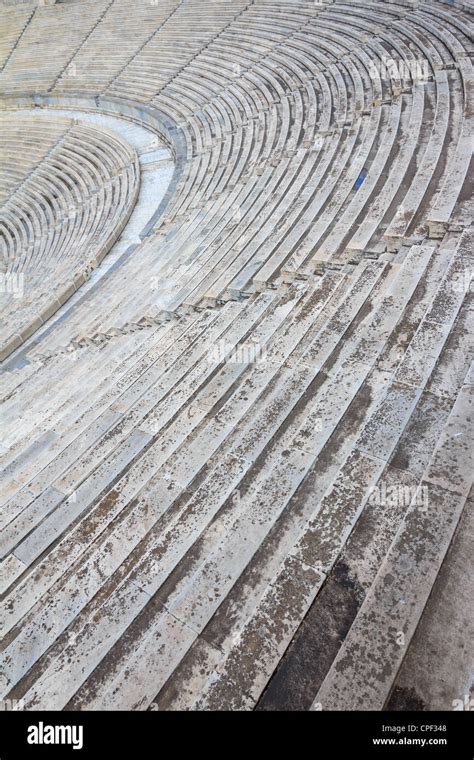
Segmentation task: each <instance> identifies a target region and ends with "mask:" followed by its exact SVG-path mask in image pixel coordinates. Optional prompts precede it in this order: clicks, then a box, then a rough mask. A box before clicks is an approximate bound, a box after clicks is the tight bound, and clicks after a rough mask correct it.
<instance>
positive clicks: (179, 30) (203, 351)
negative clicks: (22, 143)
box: [0, 0, 473, 709]
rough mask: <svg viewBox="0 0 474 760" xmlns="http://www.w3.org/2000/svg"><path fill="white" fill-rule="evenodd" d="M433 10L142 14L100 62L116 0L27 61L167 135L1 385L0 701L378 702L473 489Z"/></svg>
mask: <svg viewBox="0 0 474 760" xmlns="http://www.w3.org/2000/svg"><path fill="white" fill-rule="evenodd" d="M433 5H435V6H436V7H435V8H434V9H433V7H432V6H433ZM440 6H441V4H440V3H438V2H436V3H435V4H433V3H422V4H419V3H415V4H413V3H412V2H410V1H409V0H400V2H394V3H383V4H382V3H380V2H349V1H348V0H337V2H332V3H331V2H327V3H324V4H313V3H307V2H284V1H282V2H271V1H270V0H265V1H263V0H256V2H254V3H252V4H244V3H242V5H240V4H234V3H232V4H229V3H225V4H224V3H219V2H216V3H212V4H210V3H209V4H206V5H205V8H206V10H205V12H204V11H202V8H203V4H202V3H201V4H199V6H198V4H197V3H194V2H191V3H185V4H180V6H179V7H177V8H176V9H175V11H173V9H172V8H171V7H168V6H167V7H166V8H164V7H163V8H162V11H163V14H164V16H163V18H162V17H161V16H160V19H162V21H160V26H159V28H158V29H157V30H156V33H154V34H153V35H152V36H151V37H149V30H150V27H148V26H146V28H145V24H144V29H143V35H142V36H140V37H137V52H136V54H135V55H133V56H132V52H133V51H132V44H131V42H130V45H129V46H128V47H127V49H126V51H125V50H124V54H123V56H121V55H118V56H117V58H115V59H114V58H113V57H112V58H111V59H110V60H111V61H113V60H115V64H114V65H115V66H116V68H117V71H116V74H115V76H113V77H112V80H111V75H112V74H113V66H112V65H110V66H108V67H107V69H106V70H104V72H103V73H102V72H100V71H99V69H98V67H97V65H96V64H95V63H94V60H93V58H94V50H95V49H96V45H97V44H99V40H100V41H101V43H102V46H101V48H100V51H101V52H100V55H101V56H105V55H106V49H107V44H108V45H109V46H111V45H112V44H113V33H112V29H113V24H114V21H113V19H114V18H116V19H122V20H123V23H124V25H125V17H124V15H123V7H122V5H121V3H119V2H115V3H111V4H110V5H109V6H108V9H107V11H106V13H105V14H104V15H103V17H102V19H101V21H100V22H99V24H98V25H96V26H95V31H92V32H91V33H90V35H89V36H88V38H87V39H85V40H84V42H83V43H81V46H80V51H79V53H78V54H77V60H78V61H79V60H80V62H81V65H80V66H77V71H78V72H79V74H78V77H77V82H76V84H75V85H74V87H72V88H71V87H69V80H68V84H67V85H66V84H65V82H66V80H65V77H59V79H57V77H56V75H55V78H54V81H57V84H56V86H55V90H57V92H61V91H64V92H66V91H67V92H68V93H70V94H71V93H72V94H77V95H78V96H79V95H80V94H81V92H82V93H84V94H89V95H90V94H94V93H96V94H97V96H98V104H99V106H100V104H101V97H100V96H103V99H102V102H103V103H104V104H105V103H106V97H105V96H106V95H109V96H110V95H112V94H114V95H116V96H117V95H120V97H121V98H123V99H124V100H123V103H124V109H126V107H127V105H128V101H134V102H137V101H141V102H144V103H147V104H148V105H149V106H151V107H152V108H154V109H156V112H157V113H158V114H160V115H161V116H165V117H168V119H169V120H170V121H171V122H173V123H175V124H176V125H177V126H176V128H175V129H174V130H173V129H170V130H169V135H168V137H169V140H170V142H172V141H173V140H175V141H176V142H175V146H176V144H177V138H178V136H179V137H180V138H182V139H183V141H184V143H185V146H186V149H185V155H181V156H180V157H178V164H179V172H178V175H177V183H176V187H175V191H174V195H173V197H172V198H171V199H170V202H169V204H168V206H167V208H166V211H165V217H164V218H163V219H160V220H158V222H157V225H156V228H155V229H154V230H153V231H152V232H151V234H150V235H149V237H147V238H145V239H144V240H143V241H142V242H141V244H140V245H139V246H138V247H137V248H136V249H135V250H134V251H133V255H132V256H129V257H127V258H125V259H124V261H123V262H120V266H117V267H115V268H114V270H113V271H111V272H110V276H108V277H107V278H103V279H102V280H100V281H99V282H98V283H97V287H96V288H95V289H94V290H91V291H90V292H89V293H86V294H85V296H84V298H83V299H81V300H80V301H79V302H78V303H77V304H75V305H74V308H71V309H70V310H69V311H66V312H65V313H64V314H63V315H62V316H61V318H60V319H58V320H57V322H55V321H54V319H53V320H50V321H49V323H48V325H47V327H46V329H45V327H42V332H41V330H40V331H38V334H39V336H40V338H41V340H38V342H37V344H36V345H30V344H26V345H25V347H24V351H23V354H22V355H21V359H20V361H18V362H17V363H16V364H15V357H13V362H12V363H11V364H10V365H9V371H7V372H6V373H5V374H4V377H3V379H2V382H1V386H0V387H1V392H2V396H3V419H4V420H5V425H4V427H5V430H6V432H5V435H4V437H3V439H2V446H3V448H2V449H0V463H1V464H2V466H3V468H4V473H5V474H4V476H3V480H2V485H3V486H4V488H3V493H4V496H3V514H2V518H1V519H2V522H1V527H2V535H1V538H0V549H1V557H2V561H1V564H0V593H1V592H3V593H4V597H3V602H2V603H3V607H2V611H1V613H0V621H1V631H2V635H3V636H4V643H3V645H2V646H3V650H2V657H3V662H4V672H3V675H0V698H3V697H9V698H24V700H25V706H26V708H27V709H40V708H42V709H45V708H50V709H62V708H69V709H90V708H95V709H125V708H134V709H147V708H148V707H149V706H150V705H151V703H155V704H157V705H158V707H159V708H160V709H253V708H257V709H275V708H281V707H284V708H286V709H297V708H300V709H309V708H310V707H311V705H313V707H314V708H315V709H318V708H319V707H322V709H341V708H348V707H356V708H357V709H381V708H383V707H384V706H386V705H387V704H389V703H390V700H391V699H392V697H393V695H392V694H391V691H392V688H393V686H394V685H396V684H397V683H398V682H399V680H400V678H403V669H401V666H402V660H403V658H404V657H405V655H406V654H407V652H408V655H409V654H410V651H413V650H412V649H411V643H412V641H414V639H413V637H414V633H415V630H416V628H417V625H418V624H419V622H420V620H421V621H422V620H423V613H424V610H425V605H426V602H427V600H428V597H429V594H430V591H431V589H432V587H433V584H434V583H435V580H436V573H437V572H438V570H439V569H440V568H442V567H444V565H443V560H444V558H445V556H446V552H447V549H448V547H449V545H450V542H451V541H452V538H453V536H454V535H455V533H456V528H457V526H458V525H459V524H460V521H461V520H464V519H465V515H466V511H467V504H468V495H469V488H470V471H471V461H470V457H469V451H468V446H467V443H468V431H467V429H466V422H465V421H464V419H465V418H466V417H468V416H469V414H468V412H469V410H470V407H469V403H470V402H469V392H470V390H471V388H472V375H469V374H468V372H469V361H470V355H471V354H472V334H473V330H472V327H473V325H472V304H471V302H470V299H471V294H470V277H471V274H472V270H473V261H472V250H473V247H472V238H473V235H472V227H469V219H468V216H467V211H468V209H467V205H466V200H467V192H466V189H467V186H466V181H465V178H466V172H467V169H468V165H469V159H470V153H469V151H468V147H467V143H466V139H465V135H466V130H467V129H468V128H469V127H470V120H471V119H472V116H471V111H472V107H471V106H470V103H471V88H472V84H471V82H472V64H471V61H470V58H469V55H468V54H469V52H470V48H469V45H470V43H469V42H468V40H467V36H466V34H465V29H467V22H468V20H469V18H468V15H467V13H466V8H465V5H464V4H462V3H457V4H456V5H454V6H453V7H450V8H449V9H448V7H447V6H445V5H444V4H443V6H442V7H440ZM199 9H201V11H202V17H201V16H200V15H199ZM211 9H212V10H213V11H215V13H211ZM114 14H116V16H114ZM166 14H168V15H166ZM144 18H146V19H148V20H150V23H151V16H148V15H147V13H145V14H144ZM206 18H207V24H206ZM198 21H199V24H200V25H199V26H197V27H196V28H197V29H198V32H197V33H196V34H195V35H194V36H193V35H192V34H190V29H189V27H190V24H191V23H195V22H196V23H197V22H198ZM147 23H148V22H147ZM102 24H103V25H104V26H103V30H104V35H102V34H101V25H102ZM130 28H133V22H132V23H131V26H130ZM107 30H109V31H108V32H107ZM108 35H109V36H108ZM109 38H110V42H109V43H107V40H108V39H109ZM176 39H179V40H181V41H183V40H184V42H185V43H186V45H187V43H189V45H188V46H187V47H186V45H183V47H182V48H181V50H180V52H179V54H177V53H176V50H173V41H176ZM88 40H93V44H89V43H88ZM385 56H389V57H391V58H395V59H397V60H403V61H404V62H406V61H408V62H411V64H412V65H411V66H410V65H408V64H407V65H406V66H402V67H401V70H400V69H398V70H397V71H395V69H394V68H393V67H392V66H388V67H386V68H387V71H384V72H383V73H382V74H381V71H382V67H383V66H384V65H385V64H384V57H385ZM126 57H130V61H129V63H127V62H126V61H125V60H124V59H125V58H126ZM13 58H14V56H13V55H12V57H11V60H13ZM420 58H421V59H422V60H423V61H426V62H427V63H428V80H427V81H426V82H425V83H421V82H418V81H416V79H417V71H418V69H417V68H416V63H417V61H419V60H420ZM74 60H75V56H73V58H72V60H71V63H74ZM157 62H158V63H159V64H160V68H159V69H158V70H157V69H156V65H157ZM6 68H7V69H8V66H7V67H6ZM12 71H13V68H12ZM80 71H82V72H83V74H81V73H80ZM141 72H143V76H141ZM413 72H415V73H413ZM7 74H8V71H7ZM48 76H49V82H50V83H49V84H48V86H49V87H53V77H52V72H49V73H48ZM414 80H415V81H414ZM44 81H45V82H46V78H45V80H44ZM106 81H107V84H106V88H105V89H103V88H104V86H105V82H106ZM110 82H111V83H110ZM25 83H26V84H28V81H27V80H25ZM176 150H177V149H176ZM453 166H454V167H455V170H456V175H455V176H456V180H455V181H454V180H453V179H452V177H451V172H452V171H453ZM400 208H401V211H398V209H400ZM463 230H464V231H463ZM386 245H388V248H389V251H388V252H386V251H385V246H386ZM371 257H372V258H374V259H376V260H368V259H370V258H371ZM315 273H317V274H315ZM268 286H270V287H268ZM392 488H393V489H394V490H395V492H396V498H394V499H393V501H390V499H389V500H388V501H387V500H386V498H385V496H384V494H386V492H387V491H388V492H389V493H390V490H391V489H392ZM404 489H405V490H404ZM406 491H408V494H409V498H408V499H406V498H405V496H404V494H405V492H406ZM400 494H401V496H400ZM425 494H427V498H425ZM414 558H416V560H417V562H419V566H418V565H417V563H416V562H414ZM390 580H391V594H389V595H387V594H386V588H387V585H388V583H389V581H390ZM382 592H383V593H382ZM404 601H405V602H407V603H405V604H404ZM421 645H422V644H421ZM414 646H416V647H417V648H419V647H420V642H419V641H418V642H416V641H414ZM355 652H357V656H354V653H355ZM381 653H383V662H382V663H381V661H380V658H381ZM382 673H383V674H384V675H383V678H381V677H380V676H381V674H382ZM457 675H458V674H456V676H457ZM353 684H357V686H358V688H357V689H354V688H353ZM457 686H458V681H455V680H454V677H453V679H452V680H449V676H448V677H447V681H446V694H447V697H446V699H448V704H444V705H443V706H444V708H445V709H446V707H447V708H448V709H449V707H450V705H449V696H450V695H452V696H458V695H457V694H454V695H453V694H452V690H453V689H455V688H457ZM450 689H451V691H450Z"/></svg>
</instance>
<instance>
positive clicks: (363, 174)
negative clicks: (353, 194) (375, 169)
mask: <svg viewBox="0 0 474 760" xmlns="http://www.w3.org/2000/svg"><path fill="white" fill-rule="evenodd" d="M366 177H367V169H362V171H361V173H360V174H359V176H358V177H357V179H356V183H355V187H356V188H357V190H358V189H359V187H360V186H361V185H362V183H363V181H364V179H365V178H366Z"/></svg>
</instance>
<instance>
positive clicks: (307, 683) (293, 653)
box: [255, 561, 364, 711]
mask: <svg viewBox="0 0 474 760" xmlns="http://www.w3.org/2000/svg"><path fill="white" fill-rule="evenodd" d="M363 598H364V591H363V589H362V588H361V587H360V586H359V584H358V583H357V582H356V581H354V580H353V579H352V578H351V577H350V576H349V572H348V567H347V566H346V564H345V563H344V562H342V561H339V562H338V563H337V564H336V565H335V567H334V570H333V571H332V573H331V574H330V575H329V577H328V579H327V581H326V582H325V583H324V585H323V587H322V588H321V591H320V592H319V594H318V596H317V597H316V599H315V601H314V603H313V604H312V606H311V608H310V610H309V611H308V613H307V615H306V617H305V618H304V620H303V622H302V623H301V625H300V627H299V629H298V631H297V633H296V635H295V636H294V638H293V641H292V642H291V644H290V646H289V647H288V649H287V651H286V652H285V655H284V656H283V658H282V659H281V661H280V664H279V666H278V668H277V670H276V671H275V673H274V674H273V677H272V678H271V680H270V681H269V683H268V686H267V688H266V689H265V691H264V692H263V694H262V696H261V698H260V700H259V702H258V703H257V706H256V708H255V709H256V710H285V711H296V710H308V709H309V708H310V706H311V704H312V702H313V700H314V698H315V696H316V693H317V691H318V690H319V687H320V686H321V684H322V682H323V680H324V678H325V676H326V674H327V672H328V670H329V668H330V666H331V664H332V662H333V660H334V658H335V656H336V654H337V652H338V650H339V648H340V646H341V643H342V641H343V640H344V638H345V637H346V635H347V632H348V631H349V628H350V627H351V625H352V623H353V621H354V618H355V616H356V615H357V612H358V611H359V608H360V606H361V604H362V601H363Z"/></svg>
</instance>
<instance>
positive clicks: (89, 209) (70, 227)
mask: <svg viewBox="0 0 474 760" xmlns="http://www.w3.org/2000/svg"><path fill="white" fill-rule="evenodd" d="M0 123H1V125H2V131H3V134H4V145H3V146H2V152H3V151H4V155H5V157H6V159H7V160H6V168H7V169H8V167H9V166H10V165H11V164H14V163H15V162H17V164H18V165H17V166H16V167H15V168H14V170H13V171H11V172H10V173H9V175H8V181H7V184H6V186H3V187H2V195H3V204H2V206H1V208H0V233H1V239H2V267H3V268H2V277H3V279H4V287H3V288H2V291H3V297H2V307H1V313H2V338H1V339H2V353H1V356H2V358H6V357H7V356H8V355H9V354H10V353H11V352H12V351H13V350H14V349H15V348H17V347H18V346H19V345H21V344H22V343H24V341H25V340H26V339H27V338H28V337H29V336H30V335H31V334H32V333H33V332H34V331H35V330H36V329H37V327H38V326H40V325H41V324H42V323H44V322H46V321H47V319H48V318H49V317H50V316H51V315H52V314H54V312H55V311H57V309H58V308H59V307H60V306H61V305H62V304H63V303H65V301H67V300H68V298H69V297H70V296H71V295H72V294H73V293H74V292H75V291H76V289H78V288H79V287H80V285H81V284H82V283H83V282H84V281H85V279H86V278H87V277H88V275H89V272H90V269H91V268H94V267H95V266H97V264H98V263H99V262H100V261H101V260H102V259H103V257H104V256H105V254H106V253H107V251H108V250H109V248H110V247H111V245H113V243H114V242H115V240H116V239H117V237H118V235H119V233H120V232H121V230H122V229H123V226H124V224H125V223H126V221H127V219H128V216H129V214H130V212H131V210H132V208H133V205H134V202H135V199H136V195H137V192H138V188H139V167H138V159H137V156H136V153H135V151H134V150H133V149H132V148H131V147H129V146H128V145H126V144H125V143H124V142H123V141H122V140H120V139H119V138H118V137H117V136H116V135H115V134H113V133H111V132H108V131H106V130H103V129H96V128H91V127H90V126H85V125H80V124H75V123H74V121H73V120H70V119H69V120H68V119H64V120H61V119H58V120H53V121H52V122H49V121H48V120H45V119H43V118H41V119H37V120H35V119H34V118H24V119H23V120H19V119H18V117H17V118H15V119H12V118H11V116H8V115H7V116H6V117H5V118H4V119H2V120H1V122H0ZM31 143H33V147H32V149H31V151H30V145H31ZM23 156H26V158H25V159H23V158H22V157H23ZM6 195H8V197H6Z"/></svg>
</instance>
